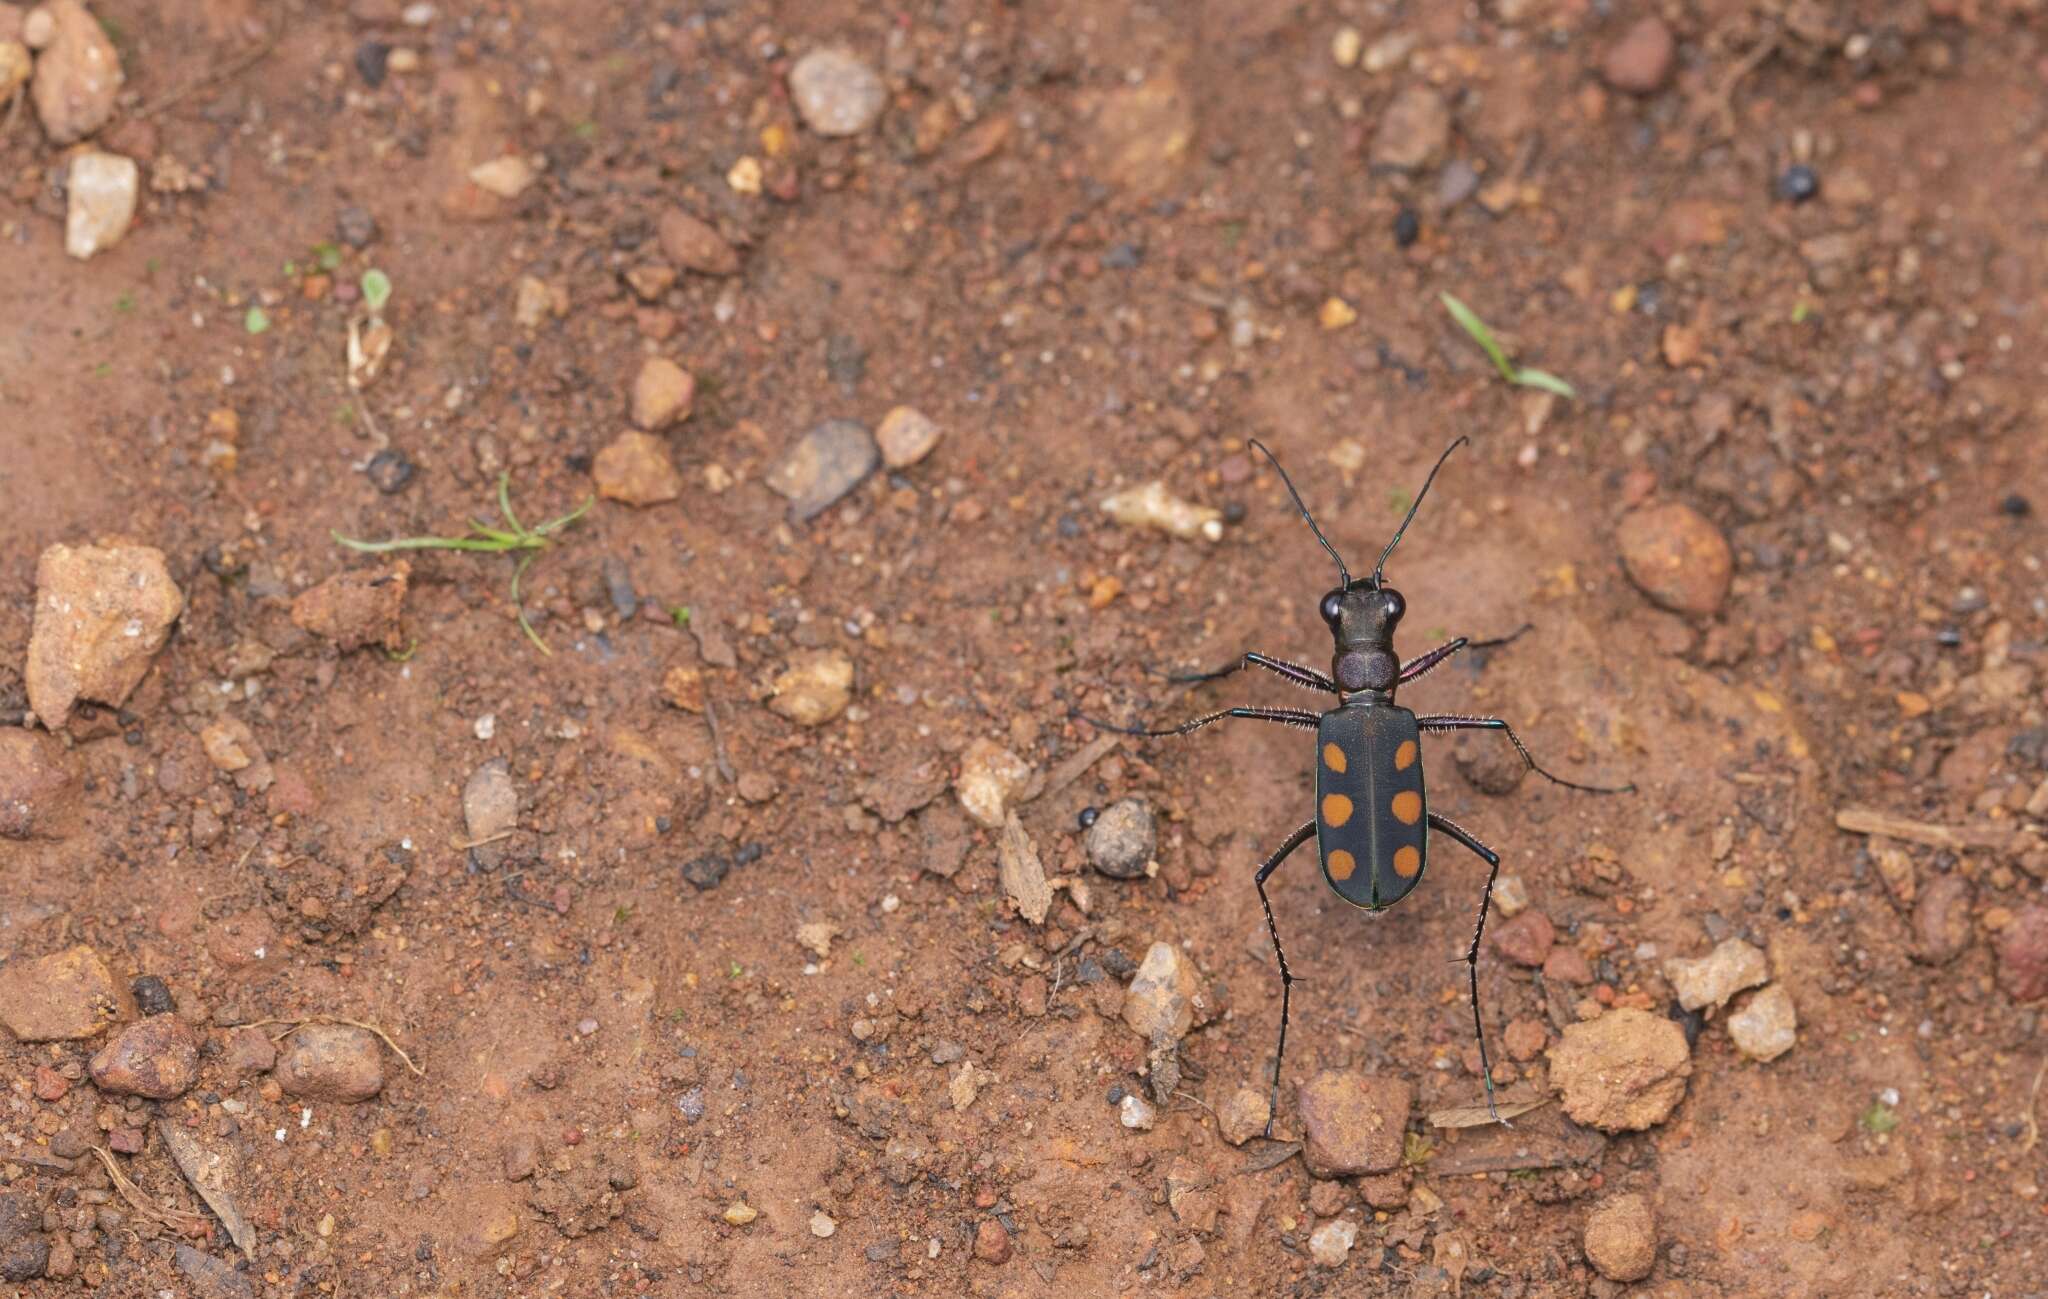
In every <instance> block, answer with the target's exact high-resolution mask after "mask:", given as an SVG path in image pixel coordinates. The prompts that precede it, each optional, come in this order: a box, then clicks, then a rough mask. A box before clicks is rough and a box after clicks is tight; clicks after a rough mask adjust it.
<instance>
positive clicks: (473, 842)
mask: <svg viewBox="0 0 2048 1299" xmlns="http://www.w3.org/2000/svg"><path fill="white" fill-rule="evenodd" d="M517 833H519V831H518V830H517V829H516V828H515V829H511V830H500V831H498V832H497V833H496V834H487V835H485V836H484V837H483V838H481V839H457V840H455V841H454V844H453V847H454V849H455V851H457V852H468V851H469V850H470V849H472V848H481V847H483V846H484V845H485V844H487V843H496V842H498V840H500V839H510V838H511V837H512V836H513V835H515V834H517Z"/></svg>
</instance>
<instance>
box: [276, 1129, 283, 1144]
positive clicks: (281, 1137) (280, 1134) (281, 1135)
mask: <svg viewBox="0 0 2048 1299" xmlns="http://www.w3.org/2000/svg"><path fill="white" fill-rule="evenodd" d="M277 1139H278V1140H279V1141H282V1140H284V1129H283V1128H279V1129H278V1130H277Z"/></svg>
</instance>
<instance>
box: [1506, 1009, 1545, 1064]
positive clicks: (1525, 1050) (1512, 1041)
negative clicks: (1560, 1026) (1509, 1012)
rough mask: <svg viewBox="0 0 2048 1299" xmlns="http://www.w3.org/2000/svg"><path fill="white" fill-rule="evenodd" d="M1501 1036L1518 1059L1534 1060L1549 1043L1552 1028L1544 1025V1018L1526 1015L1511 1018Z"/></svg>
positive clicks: (1509, 1052) (1511, 1053)
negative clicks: (1533, 1017) (1532, 1017)
mask: <svg viewBox="0 0 2048 1299" xmlns="http://www.w3.org/2000/svg"><path fill="white" fill-rule="evenodd" d="M1501 1036H1502V1038H1503V1039H1504V1040H1505V1041H1506V1042H1507V1048H1508V1054H1509V1055H1511V1056H1513V1057H1514V1058H1515V1059H1517V1060H1534V1059H1535V1058H1536V1057H1537V1056H1539V1055H1541V1054H1542V1053H1543V1048H1544V1046H1545V1045H1547V1044H1548V1043H1549V1041H1550V1030H1549V1029H1546V1028H1545V1027H1543V1021H1542V1020H1540V1019H1531V1018H1529V1017H1528V1016H1526V1015H1525V1016H1520V1017H1517V1018H1515V1019H1513V1020H1510V1021H1509V1022H1508V1026H1507V1031H1506V1032H1505V1033H1503V1034H1502V1035H1501Z"/></svg>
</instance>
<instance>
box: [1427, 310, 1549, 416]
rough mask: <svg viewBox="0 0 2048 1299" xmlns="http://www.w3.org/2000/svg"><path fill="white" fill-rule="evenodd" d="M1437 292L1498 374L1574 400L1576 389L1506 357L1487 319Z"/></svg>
mask: <svg viewBox="0 0 2048 1299" xmlns="http://www.w3.org/2000/svg"><path fill="white" fill-rule="evenodd" d="M1437 296H1438V297H1439V298H1441V299H1443V304H1444V310H1445V311H1448V312H1450V313H1451V319H1452V320H1455V321H1457V322H1458V328H1460V329H1462V330H1464V331H1465V332H1466V333H1467V334H1470V335H1471V336H1472V341H1473V342H1475V343H1477V344H1479V347H1480V350H1481V351H1483V352H1485V353H1486V355H1487V357H1488V358H1489V359H1490V360H1492V362H1493V368H1494V369H1496V370H1498V371H1500V377H1501V378H1503V379H1506V380H1507V381H1508V382H1509V383H1512V384H1519V385H1520V386H1522V387H1524V388H1541V389H1542V390H1543V391H1545V392H1554V393H1556V394H1557V395H1558V396H1560V397H1565V398H1570V399H1573V400H1576V399H1577V398H1578V395H1579V394H1578V392H1577V390H1576V389H1574V388H1573V387H1572V386H1571V385H1570V384H1568V383H1566V382H1565V381H1564V380H1562V379H1560V378H1558V377H1557V376H1556V375H1554V374H1551V373H1549V372H1548V371H1546V370H1531V369H1528V368H1526V367H1524V366H1519V365H1516V364H1515V363H1514V362H1513V361H1510V360H1508V354H1507V353H1506V352H1505V351H1504V350H1502V348H1501V345H1500V343H1499V342H1498V341H1496V340H1495V339H1494V336H1493V331H1492V330H1491V329H1488V328H1487V327H1486V322H1485V321H1483V320H1481V319H1480V318H1479V314H1478V313H1477V312H1475V311H1473V310H1472V308H1470V307H1468V306H1466V305H1465V304H1464V303H1462V302H1460V301H1458V299H1456V298H1454V297H1452V296H1451V295H1450V294H1448V293H1440V294H1438V295H1437Z"/></svg>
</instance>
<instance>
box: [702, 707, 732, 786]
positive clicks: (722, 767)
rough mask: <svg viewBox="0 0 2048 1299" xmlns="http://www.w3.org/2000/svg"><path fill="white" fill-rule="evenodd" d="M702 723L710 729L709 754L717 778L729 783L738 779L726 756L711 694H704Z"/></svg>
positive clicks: (723, 736) (723, 740)
mask: <svg viewBox="0 0 2048 1299" xmlns="http://www.w3.org/2000/svg"><path fill="white" fill-rule="evenodd" d="M704 724H705V725H706V726H708V727H709V728H710V729H711V756H712V758H713V759H715V760H716V761H717V763H718V775H719V778H720V779H722V780H724V781H725V783H726V784H728V785H730V784H733V783H735V782H737V781H738V780H739V776H738V775H736V774H734V772H733V769H732V759H731V758H730V757H727V756H726V752H725V735H724V734H723V733H722V732H721V731H720V730H719V729H718V709H717V707H716V706H715V705H714V704H713V703H712V702H711V695H710V694H709V692H707V693H706V694H705V696H704Z"/></svg>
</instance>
